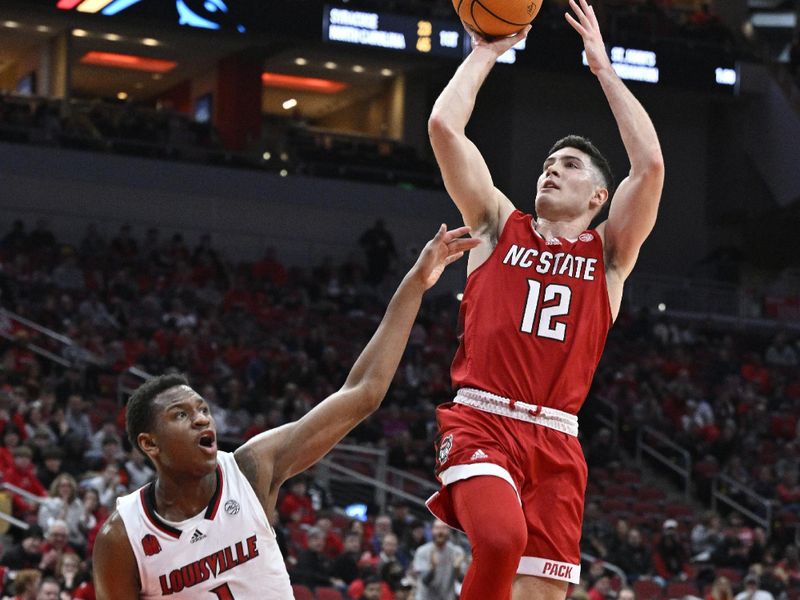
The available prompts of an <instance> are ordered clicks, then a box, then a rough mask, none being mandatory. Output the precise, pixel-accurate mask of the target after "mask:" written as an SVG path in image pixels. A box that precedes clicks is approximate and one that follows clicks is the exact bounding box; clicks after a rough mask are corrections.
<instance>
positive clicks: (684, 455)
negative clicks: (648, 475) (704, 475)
mask: <svg viewBox="0 0 800 600" xmlns="http://www.w3.org/2000/svg"><path fill="white" fill-rule="evenodd" d="M636 438H637V439H636V462H637V463H638V464H640V465H641V464H642V456H643V455H645V454H646V455H648V456H649V457H651V458H653V459H654V460H656V461H658V462H659V463H661V464H662V465H664V466H665V467H667V468H668V469H669V470H670V471H673V472H674V473H676V474H677V475H678V476H679V477H680V478H681V480H682V481H683V490H684V496H685V497H686V499H687V500H688V499H689V497H690V494H691V486H692V457H691V455H690V454H689V452H688V451H687V450H685V449H684V448H681V447H680V446H679V445H678V444H676V443H675V442H673V441H672V440H671V439H669V438H668V437H667V436H666V435H664V434H663V433H661V432H659V431H657V430H655V429H653V428H652V427H642V428H641V429H640V430H639V432H638V433H637V436H636ZM665 449H666V451H667V452H669V454H672V456H669V455H668V454H666V453H665Z"/></svg>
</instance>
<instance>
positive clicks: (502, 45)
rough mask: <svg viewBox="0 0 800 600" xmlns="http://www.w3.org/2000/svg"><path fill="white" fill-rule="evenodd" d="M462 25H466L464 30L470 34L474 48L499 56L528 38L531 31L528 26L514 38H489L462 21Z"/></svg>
mask: <svg viewBox="0 0 800 600" xmlns="http://www.w3.org/2000/svg"><path fill="white" fill-rule="evenodd" d="M461 24H462V25H464V29H466V30H467V33H468V34H469V39H470V42H472V47H473V48H488V49H489V50H491V51H492V52H494V53H495V54H496V55H497V56H501V55H502V54H505V52H506V50H508V49H509V48H511V47H512V46H514V45H515V44H516V43H518V42H521V41H522V40H524V39H525V38H526V37H528V32H529V31H530V30H531V26H530V25H526V26H525V27H524V28H523V29H521V30H520V31H518V32H517V33H515V34H514V35H512V36H509V37H500V38H487V37H484V36H482V35H481V34H480V33H478V32H477V31H475V29H474V28H472V27H470V26H469V25H467V24H466V23H465V22H464V21H461Z"/></svg>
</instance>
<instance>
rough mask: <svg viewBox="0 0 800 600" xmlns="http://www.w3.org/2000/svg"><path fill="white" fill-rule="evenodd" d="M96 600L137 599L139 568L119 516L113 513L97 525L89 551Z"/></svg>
mask: <svg viewBox="0 0 800 600" xmlns="http://www.w3.org/2000/svg"><path fill="white" fill-rule="evenodd" d="M92 565H93V571H94V589H95V596H96V597H97V600H138V599H139V576H138V573H139V570H138V567H137V565H136V557H135V556H134V554H133V549H131V543H130V541H129V540H128V535H127V533H126V532H125V525H124V524H123V523H122V517H120V516H119V513H117V512H115V513H114V514H112V515H111V516H110V517H109V518H108V520H107V521H106V522H105V523H104V524H103V526H102V527H101V528H100V532H99V533H98V534H97V539H96V540H95V543H94V550H93V551H92Z"/></svg>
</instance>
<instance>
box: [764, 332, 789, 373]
mask: <svg viewBox="0 0 800 600" xmlns="http://www.w3.org/2000/svg"><path fill="white" fill-rule="evenodd" d="M764 362H766V363H767V364H768V365H770V366H773V367H796V366H797V352H795V350H794V348H792V346H791V345H790V344H789V342H788V340H787V338H786V334H785V333H783V332H781V333H779V334H777V335H776V336H775V338H774V339H773V340H772V343H771V344H770V345H769V347H768V348H767V351H766V353H765V354H764Z"/></svg>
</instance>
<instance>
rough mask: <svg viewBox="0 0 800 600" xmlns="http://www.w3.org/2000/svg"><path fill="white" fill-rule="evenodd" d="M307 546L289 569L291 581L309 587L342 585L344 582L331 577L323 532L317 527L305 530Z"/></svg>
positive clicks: (330, 567)
mask: <svg viewBox="0 0 800 600" xmlns="http://www.w3.org/2000/svg"><path fill="white" fill-rule="evenodd" d="M306 542H307V545H308V547H307V548H306V549H305V550H303V551H302V552H301V553H300V555H299V556H298V557H297V563H296V564H295V565H294V567H293V568H292V569H291V579H292V583H296V584H301V585H306V586H308V587H310V588H311V589H314V588H316V587H318V586H331V585H333V586H338V587H344V582H343V581H342V580H340V579H336V578H334V577H333V569H332V566H331V561H330V559H329V558H328V557H327V556H325V553H324V552H323V549H324V547H325V534H324V533H323V532H322V530H321V529H318V528H317V527H311V528H309V530H308V531H307V532H306Z"/></svg>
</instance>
